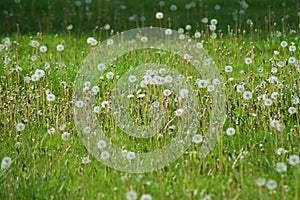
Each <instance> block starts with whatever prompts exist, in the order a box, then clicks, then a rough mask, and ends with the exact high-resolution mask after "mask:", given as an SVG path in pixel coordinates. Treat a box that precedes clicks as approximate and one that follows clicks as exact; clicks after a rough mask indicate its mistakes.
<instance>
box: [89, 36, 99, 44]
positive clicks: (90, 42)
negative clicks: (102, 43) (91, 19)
mask: <svg viewBox="0 0 300 200" xmlns="http://www.w3.org/2000/svg"><path fill="white" fill-rule="evenodd" d="M86 42H87V43H88V44H89V45H91V46H96V45H97V44H98V41H97V40H96V39H95V38H93V37H88V39H87V40H86Z"/></svg>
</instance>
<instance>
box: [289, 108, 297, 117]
mask: <svg viewBox="0 0 300 200" xmlns="http://www.w3.org/2000/svg"><path fill="white" fill-rule="evenodd" d="M288 112H289V113H290V114H291V115H293V114H295V113H297V109H296V108H295V107H293V106H291V107H289V109H288Z"/></svg>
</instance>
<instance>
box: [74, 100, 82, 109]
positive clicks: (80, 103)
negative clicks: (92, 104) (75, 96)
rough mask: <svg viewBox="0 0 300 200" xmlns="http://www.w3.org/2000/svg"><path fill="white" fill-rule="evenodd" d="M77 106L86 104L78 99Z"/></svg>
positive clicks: (80, 106)
mask: <svg viewBox="0 0 300 200" xmlns="http://www.w3.org/2000/svg"><path fill="white" fill-rule="evenodd" d="M75 106H76V107H77V108H82V107H83V106H84V102H83V101H81V100H78V101H77V102H76V103H75Z"/></svg>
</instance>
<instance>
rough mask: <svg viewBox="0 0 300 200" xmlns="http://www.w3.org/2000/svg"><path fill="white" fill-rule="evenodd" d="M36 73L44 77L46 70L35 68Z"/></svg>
mask: <svg viewBox="0 0 300 200" xmlns="http://www.w3.org/2000/svg"><path fill="white" fill-rule="evenodd" d="M34 74H36V75H37V76H38V77H39V78H42V77H43V76H45V71H44V70H42V69H37V70H35V72H34Z"/></svg>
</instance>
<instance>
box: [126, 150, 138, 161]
mask: <svg viewBox="0 0 300 200" xmlns="http://www.w3.org/2000/svg"><path fill="white" fill-rule="evenodd" d="M135 157H136V156H135V153H134V152H132V151H129V152H127V155H126V158H127V159H128V160H133V159H135Z"/></svg>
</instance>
